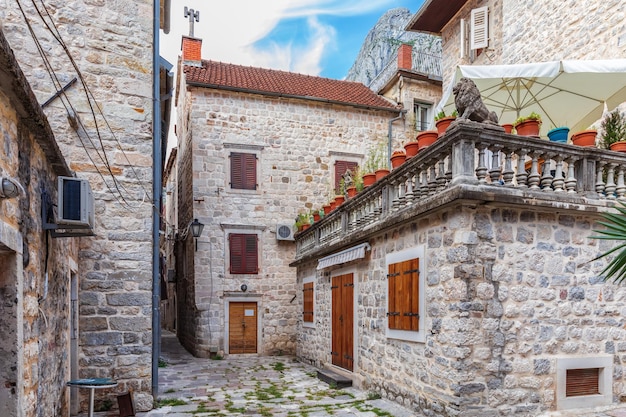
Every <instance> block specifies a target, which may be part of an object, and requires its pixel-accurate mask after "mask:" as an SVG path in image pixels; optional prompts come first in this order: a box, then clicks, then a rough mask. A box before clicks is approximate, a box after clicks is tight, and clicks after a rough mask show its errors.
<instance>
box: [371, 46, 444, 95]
mask: <svg viewBox="0 0 626 417" xmlns="http://www.w3.org/2000/svg"><path fill="white" fill-rule="evenodd" d="M411 63H412V65H411V71H412V72H415V73H417V74H423V75H425V76H427V77H429V78H433V79H437V80H441V74H442V70H441V55H436V54H432V53H427V52H425V51H422V50H419V49H416V48H413V52H412V54H411ZM397 70H398V51H396V52H395V53H394V55H393V56H392V57H391V58H389V63H388V64H387V66H385V68H383V70H382V71H381V72H379V73H378V75H376V77H374V79H372V81H371V82H370V83H369V85H368V87H369V88H370V90H372V91H380V89H381V88H383V86H384V85H385V84H387V82H389V80H390V79H391V77H392V76H393V75H394V74H395V73H396V71H397Z"/></svg>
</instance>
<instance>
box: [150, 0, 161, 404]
mask: <svg viewBox="0 0 626 417" xmlns="http://www.w3.org/2000/svg"><path fill="white" fill-rule="evenodd" d="M160 7H161V3H160V0H153V2H152V8H153V12H152V13H153V15H152V397H153V398H154V399H155V400H156V399H157V395H158V394H159V356H160V354H161V323H160V313H159V307H160V306H159V304H160V302H161V280H160V276H159V273H160V268H159V266H160V259H159V229H160V226H161V225H160V213H161V192H162V190H161V187H162V185H161V88H160V79H159V68H160V63H161V59H160V54H159V29H160V21H161V16H160V13H161V11H160Z"/></svg>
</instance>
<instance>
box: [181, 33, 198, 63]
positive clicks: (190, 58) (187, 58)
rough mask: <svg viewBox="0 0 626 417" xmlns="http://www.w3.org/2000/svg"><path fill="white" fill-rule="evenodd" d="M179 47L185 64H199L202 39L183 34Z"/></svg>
mask: <svg viewBox="0 0 626 417" xmlns="http://www.w3.org/2000/svg"><path fill="white" fill-rule="evenodd" d="M181 49H182V51H183V54H182V57H183V63H184V64H185V65H194V64H195V65H201V61H202V53H201V51H200V50H201V49H202V39H198V38H192V37H191V36H185V35H183V41H182V46H181Z"/></svg>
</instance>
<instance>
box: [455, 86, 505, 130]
mask: <svg viewBox="0 0 626 417" xmlns="http://www.w3.org/2000/svg"><path fill="white" fill-rule="evenodd" d="M452 93H454V105H455V106H456V110H457V112H458V113H459V117H458V118H457V119H458V120H473V121H475V122H481V123H488V124H495V125H497V124H498V115H497V114H496V112H493V111H492V112H490V111H489V109H487V106H485V103H483V100H482V98H481V97H480V91H478V87H476V84H474V81H472V80H470V79H469V78H466V77H463V78H461V80H459V82H458V83H457V84H456V85H455V86H454V87H453V88H452Z"/></svg>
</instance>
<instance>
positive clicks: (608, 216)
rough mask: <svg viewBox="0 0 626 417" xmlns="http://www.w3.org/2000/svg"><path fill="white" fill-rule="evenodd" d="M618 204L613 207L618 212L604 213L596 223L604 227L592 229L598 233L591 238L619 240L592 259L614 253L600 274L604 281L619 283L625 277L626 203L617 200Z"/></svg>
mask: <svg viewBox="0 0 626 417" xmlns="http://www.w3.org/2000/svg"><path fill="white" fill-rule="evenodd" d="M619 204H620V206H616V207H615V208H616V209H617V211H618V212H619V214H614V213H604V214H603V215H602V217H603V218H604V221H599V222H598V224H600V225H601V226H604V227H606V229H604V230H594V232H596V233H598V235H594V236H591V238H592V239H601V240H614V241H617V242H620V243H619V245H617V246H615V247H613V248H612V249H609V250H608V251H606V252H604V253H602V254H600V255H599V256H597V257H596V258H594V259H592V260H593V261H596V260H598V259H602V258H604V257H607V256H610V255H615V256H614V257H613V259H611V260H610V261H609V263H608V264H607V265H606V266H605V267H604V269H603V270H602V272H600V275H602V278H603V279H604V280H605V281H608V280H611V279H612V280H613V282H614V283H615V284H621V283H622V282H623V281H624V279H626V204H624V203H622V202H619Z"/></svg>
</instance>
